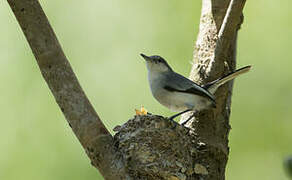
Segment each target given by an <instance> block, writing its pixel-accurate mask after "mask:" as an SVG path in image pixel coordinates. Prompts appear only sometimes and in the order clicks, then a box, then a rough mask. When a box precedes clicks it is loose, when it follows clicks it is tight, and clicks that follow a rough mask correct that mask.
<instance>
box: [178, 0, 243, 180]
mask: <svg viewBox="0 0 292 180" xmlns="http://www.w3.org/2000/svg"><path fill="white" fill-rule="evenodd" d="M202 1H203V3H202V12H201V20H200V31H199V34H198V38H197V42H196V46H195V51H194V64H193V67H192V71H191V74H190V79H192V80H194V81H195V82H197V83H199V84H205V83H207V82H210V81H212V80H214V79H217V78H219V77H221V76H222V75H224V74H226V73H228V72H230V71H233V70H234V69H235V64H236V41H237V31H238V29H239V27H240V25H241V24H242V22H243V15H242V10H243V7H244V4H245V0H231V1H230V0H202ZM232 86H233V83H232V82H229V83H227V84H225V85H223V86H222V87H220V88H219V89H218V90H217V92H216V93H215V96H216V103H217V108H216V109H208V110H203V111H201V112H197V113H196V114H195V118H193V119H192V121H190V122H189V123H188V124H187V125H188V126H189V127H190V128H191V129H194V131H195V133H196V134H197V135H198V138H199V139H200V141H201V142H203V143H204V144H206V146H207V147H209V149H208V151H205V155H203V157H204V158H203V160H202V161H204V162H206V164H204V165H206V166H209V170H210V174H211V175H210V176H209V177H208V178H207V179H210V180H211V179H224V178H225V166H226V163H227V159H228V154H229V147H228V134H229V130H230V125H229V116H230V105H231V94H232ZM191 115H192V114H191V113H188V114H185V115H184V116H183V117H182V119H181V122H182V121H184V120H185V119H187V118H189V117H190V116H191Z"/></svg>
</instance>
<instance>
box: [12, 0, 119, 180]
mask: <svg viewBox="0 0 292 180" xmlns="http://www.w3.org/2000/svg"><path fill="white" fill-rule="evenodd" d="M8 3H9V5H10V7H11V9H12V11H13V13H14V15H15V16H16V18H17V21H18V22H19V24H20V26H21V29H22V31H23V32H24V35H25V37H26V39H27V41H28V43H29V45H30V47H31V49H32V52H33V54H34V56H35V58H36V61H37V63H38V65H39V68H40V70H41V73H42V75H43V77H44V79H45V80H46V82H47V84H48V86H49V88H50V90H51V92H52V93H53V95H54V97H55V99H56V102H57V103H58V105H59V107H60V109H61V110H62V112H63V114H64V116H65V117H66V119H67V121H68V123H69V125H70V127H71V128H72V130H73V132H74V134H75V135H76V136H77V138H78V140H79V141H80V143H81V144H82V146H83V148H84V149H85V150H86V153H87V155H88V156H89V158H90V159H91V163H92V165H94V166H95V167H97V168H98V169H99V171H100V172H101V173H102V174H103V176H104V177H105V178H107V179H118V178H119V177H120V174H123V173H119V172H120V171H121V172H122V171H123V169H122V166H120V165H119V162H118V161H117V159H119V158H117V157H116V156H117V154H116V153H115V148H114V146H113V137H112V136H111V134H110V133H109V131H108V130H107V129H106V127H105V126H104V124H103V123H102V122H101V120H100V118H99V117H98V115H97V114H96V112H95V110H94V109H93V107H92V105H91V104H90V102H89V100H88V99H87V97H86V95H85V94H84V92H83V90H82V88H81V86H80V84H79V83H78V80H77V78H76V76H75V74H74V72H73V70H72V68H71V66H70V64H69V62H68V60H67V58H66V57H65V55H64V53H63V51H62V48H61V45H60V44H59V42H58V40H57V38H56V36H55V33H54V32H53V29H52V28H51V26H50V24H49V22H48V19H47V17H46V15H45V14H44V12H43V10H42V8H41V6H40V4H39V2H38V1H37V0H8Z"/></svg>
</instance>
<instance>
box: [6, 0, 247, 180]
mask: <svg viewBox="0 0 292 180" xmlns="http://www.w3.org/2000/svg"><path fill="white" fill-rule="evenodd" d="M8 3H9V5H10V7H11V9H12V10H13V12H14V14H15V16H16V18H17V20H18V22H19V24H20V26H21V28H22V30H23V32H24V34H25V36H26V39H27V41H28V43H29V45H30V47H31V49H32V52H33V53H34V56H35V58H36V60H37V63H38V65H39V67H40V70H41V72H42V75H43V77H44V79H45V80H46V82H47V84H48V86H49V88H50V90H51V92H52V93H53V95H54V97H55V99H56V102H57V103H58V105H59V107H60V109H61V110H62V112H63V114H64V115H65V117H66V119H67V121H68V123H69V125H70V126H71V127H72V130H73V132H74V134H75V135H76V137H77V138H78V139H79V141H80V143H81V144H82V146H83V148H84V149H85V151H86V153H87V155H88V157H89V158H90V160H91V162H92V165H93V166H95V167H96V168H98V170H99V171H100V172H101V174H102V175H103V176H104V178H105V179H109V180H113V179H135V180H137V179H172V180H177V179H224V178H225V166H226V162H227V158H228V152H229V150H228V132H229V129H230V126H229V114H230V99H231V90H232V83H229V84H226V85H224V86H223V87H221V88H220V89H219V90H218V91H217V92H216V102H217V108H216V109H210V110H205V111H202V112H197V113H196V118H195V119H192V121H190V122H189V123H188V124H187V126H188V127H183V126H181V125H178V124H175V123H173V122H171V121H169V120H167V119H166V118H163V117H161V116H156V115H146V116H135V117H134V118H133V119H131V120H129V121H128V122H127V123H125V124H124V125H122V126H117V127H116V128H115V130H116V131H118V132H117V133H116V135H115V136H114V137H112V136H111V134H110V133H109V131H108V130H107V129H106V128H105V126H104V125H103V123H102V121H101V120H100V118H99V117H98V115H97V114H96V112H95V111H94V109H93V107H92V106H91V104H90V102H89V101H88V99H87V97H86V96H85V94H84V92H83V90H82V88H81V87H80V85H79V83H78V80H77V78H76V76H75V74H74V72H73V70H72V68H71V66H70V64H69V62H68V60H67V58H66V57H65V55H64V53H63V51H62V49H61V46H60V44H59V42H58V40H57V38H56V36H55V34H54V32H53V30H52V28H51V26H50V24H49V22H48V20H47V18H46V16H45V14H44V12H43V10H42V9H41V6H40V4H39V2H38V1H37V0H8ZM244 3H245V1H244V0H231V1H229V0H203V5H202V14H201V22H200V32H199V35H198V40H197V43H196V47H195V53H194V66H193V68H192V72H191V79H193V80H194V81H196V82H198V83H201V84H203V83H206V82H209V81H211V80H213V79H216V78H218V77H220V76H222V75H223V74H225V73H227V72H230V71H232V70H234V68H235V54H236V53H235V52H236V50H235V49H236V37H237V30H238V29H239V27H240V24H241V23H242V19H243V18H242V17H243V16H242V9H243V6H244ZM189 115H190V114H188V115H185V116H184V117H183V118H187V116H189Z"/></svg>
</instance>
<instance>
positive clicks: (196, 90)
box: [164, 72, 216, 105]
mask: <svg viewBox="0 0 292 180" xmlns="http://www.w3.org/2000/svg"><path fill="white" fill-rule="evenodd" d="M166 82H171V83H168V84H167V85H165V86H164V89H166V90H168V91H176V92H181V93H189V94H194V95H198V96H203V97H205V98H207V99H209V100H210V101H211V102H212V104H213V105H215V104H216V102H215V98H214V96H213V95H212V94H211V93H210V92H209V91H208V90H206V89H205V88H203V87H201V86H199V85H198V84H196V83H194V82H193V81H191V80H189V79H188V78H185V77H184V76H182V75H180V74H177V73H175V72H174V73H171V74H169V75H167V76H166Z"/></svg>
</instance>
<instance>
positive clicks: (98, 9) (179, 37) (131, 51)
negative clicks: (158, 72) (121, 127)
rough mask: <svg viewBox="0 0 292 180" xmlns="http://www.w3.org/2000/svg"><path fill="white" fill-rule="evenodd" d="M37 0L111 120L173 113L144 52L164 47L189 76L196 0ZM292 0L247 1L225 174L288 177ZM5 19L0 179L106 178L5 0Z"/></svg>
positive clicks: (0, 16)
mask: <svg viewBox="0 0 292 180" xmlns="http://www.w3.org/2000/svg"><path fill="white" fill-rule="evenodd" d="M41 3H42V5H43V8H44V10H45V12H46V14H47V16H48V17H49V20H50V22H51V24H52V26H53V28H54V30H55V32H56V34H57V36H58V38H59V41H60V42H61V44H62V46H63V49H64V51H65V53H66V55H67V57H68V58H69V60H70V62H71V65H72V66H73V69H74V70H75V73H76V74H77V76H78V78H79V80H80V82H81V84H82V86H83V88H84V90H85V92H86V93H87V95H88V97H89V99H90V100H91V102H92V104H93V105H94V107H95V108H96V110H97V112H98V114H99V115H100V117H101V118H102V119H103V121H104V123H105V125H106V126H107V127H108V128H109V129H112V128H113V127H114V126H115V125H118V124H122V123H124V122H126V121H127V120H128V119H129V118H132V117H133V115H134V109H135V108H139V107H140V106H141V105H144V106H145V107H146V109H148V110H149V111H150V112H152V113H157V114H162V115H165V116H169V115H171V114H172V113H171V112H170V111H168V110H167V109H166V108H164V107H163V106H161V105H160V104H158V103H157V102H156V101H155V100H154V98H153V97H152V95H151V93H150V90H149V87H148V84H147V83H148V82H147V76H146V68H145V65H144V62H143V60H142V58H141V57H139V53H141V52H143V53H145V54H159V55H161V56H163V57H165V58H166V59H167V60H168V61H169V63H170V64H171V66H172V67H173V68H174V69H175V70H176V71H178V72H180V73H182V74H184V75H186V76H188V74H189V71H190V68H191V65H190V62H191V59H192V52H193V45H194V41H195V39H196V36H197V32H198V24H199V17H200V8H201V2H200V1H191V0H187V1H177V0H161V1H155V0H147V1H136V0H124V1H116V0H107V1H89V0H84V1H82V2H80V1H77V0H70V1H69V0H66V1H58V0H50V1H44V0H42V1H41ZM291 5H292V2H291V0H281V1H274V0H257V1H247V4H246V7H245V10H244V14H245V22H244V24H243V25H242V29H241V30H240V33H239V40H238V60H237V62H238V67H240V66H244V65H248V64H252V65H253V69H252V72H250V73H249V74H247V75H244V76H242V77H240V78H239V79H237V80H236V82H235V86H234V93H233V98H232V114H231V125H232V130H231V133H230V147H231V151H230V158H229V163H228V167H227V179H232V180H233V179H236V180H246V179H248V180H258V179H265V180H275V179H276V180H282V179H283V180H285V179H287V178H286V176H285V174H284V171H283V168H282V160H283V158H284V157H285V156H286V155H288V154H291V153H292V144H291V141H292V121H291V115H292V111H291V106H292V102H291V99H292V83H291V82H292V71H291V66H292V61H291V60H292V57H291V56H292V55H291V47H292V43H291V40H292V20H291V19H292V11H291ZM0 22H1V28H0V81H1V86H0V109H1V110H0V112H1V114H0V118H1V120H0V122H1V123H0V150H1V153H0V179H1V180H16V179H23V180H35V179H42V180H52V179H54V180H63V179H71V180H75V179H76V180H80V179H102V177H101V176H100V175H99V173H98V172H97V171H96V169H94V168H93V167H92V166H91V165H90V162H89V160H88V158H87V157H86V155H85V152H84V150H83V149H82V148H81V146H80V144H79V142H78V141H77V139H76V138H75V137H74V135H73V133H72V131H71V129H70V128H69V126H68V124H67V123H66V121H65V119H64V117H63V115H62V113H61V111H60V110H59V108H58V107H57V105H56V103H55V101H54V98H53V96H52V94H51V93H50V92H49V89H48V87H47V85H46V84H45V82H44V80H43V79H42V77H41V75H40V72H39V69H38V67H37V64H36V62H35V59H34V57H33V55H32V53H31V50H30V48H29V46H28V44H27V42H26V40H25V38H24V35H23V33H22V32H21V30H20V27H19V25H18V24H17V22H16V20H15V18H14V15H13V14H12V11H11V10H10V8H9V6H8V4H7V2H6V1H3V2H2V3H0ZM116 87H119V88H116ZM117 90H118V92H117Z"/></svg>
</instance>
